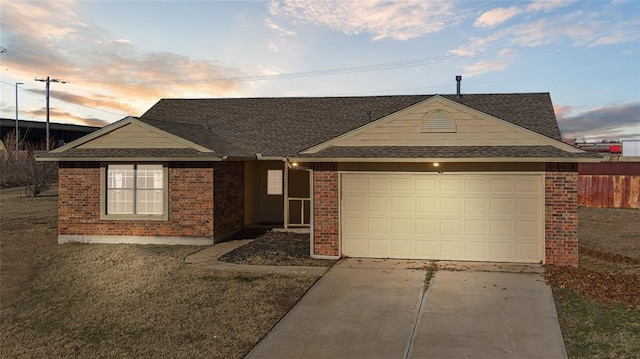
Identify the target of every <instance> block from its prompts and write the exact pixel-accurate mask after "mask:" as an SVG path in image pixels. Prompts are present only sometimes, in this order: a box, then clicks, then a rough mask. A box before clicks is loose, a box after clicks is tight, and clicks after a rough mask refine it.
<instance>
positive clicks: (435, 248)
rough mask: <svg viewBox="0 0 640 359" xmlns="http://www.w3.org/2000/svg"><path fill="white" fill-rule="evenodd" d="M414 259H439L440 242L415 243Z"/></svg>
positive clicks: (419, 241)
mask: <svg viewBox="0 0 640 359" xmlns="http://www.w3.org/2000/svg"><path fill="white" fill-rule="evenodd" d="M416 257H417V258H439V257H440V242H439V241H427V240H417V241H416Z"/></svg>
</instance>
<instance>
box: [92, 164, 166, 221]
mask: <svg viewBox="0 0 640 359" xmlns="http://www.w3.org/2000/svg"><path fill="white" fill-rule="evenodd" d="M103 168H104V167H103ZM104 172H105V171H103V178H105V177H106V178H105V179H106V183H105V184H106V191H105V192H106V193H105V194H106V200H104V199H103V200H102V201H101V202H102V208H103V210H102V217H103V219H137V218H139V219H167V211H168V206H167V181H166V177H167V176H166V169H165V168H164V167H163V165H161V164H109V165H107V166H106V174H105V173H104ZM103 183H104V182H103ZM103 188H105V186H103ZM101 198H102V197H101Z"/></svg>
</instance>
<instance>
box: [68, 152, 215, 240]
mask: <svg viewBox="0 0 640 359" xmlns="http://www.w3.org/2000/svg"><path fill="white" fill-rule="evenodd" d="M81 166H83V167H80V166H76V168H74V165H67V164H63V163H61V165H60V169H59V183H58V188H59V200H58V202H59V212H58V234H59V235H114V236H169V237H205V238H211V237H212V236H213V234H214V232H213V226H214V216H213V193H214V191H213V183H214V182H213V169H212V168H211V166H204V167H203V166H200V167H196V166H194V167H187V166H183V167H181V168H177V167H171V166H170V167H169V169H168V172H169V220H168V221H145V220H127V221H114V220H101V219H100V168H99V167H98V166H97V165H96V164H84V165H81Z"/></svg>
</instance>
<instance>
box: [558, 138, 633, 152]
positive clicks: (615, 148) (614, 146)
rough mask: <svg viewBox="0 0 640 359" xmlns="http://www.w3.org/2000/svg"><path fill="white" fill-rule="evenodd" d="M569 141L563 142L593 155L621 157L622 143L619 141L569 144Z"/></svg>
mask: <svg viewBox="0 0 640 359" xmlns="http://www.w3.org/2000/svg"><path fill="white" fill-rule="evenodd" d="M567 141H568V140H563V142H564V143H567V144H571V145H573V146H575V147H578V148H579V149H581V150H583V151H587V152H591V153H601V154H611V155H621V154H622V143H620V142H618V141H613V142H574V143H569V142H567Z"/></svg>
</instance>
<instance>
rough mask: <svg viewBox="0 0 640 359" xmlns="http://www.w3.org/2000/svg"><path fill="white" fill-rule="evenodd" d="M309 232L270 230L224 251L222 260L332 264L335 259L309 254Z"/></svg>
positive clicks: (253, 262) (248, 262) (315, 264)
mask: <svg viewBox="0 0 640 359" xmlns="http://www.w3.org/2000/svg"><path fill="white" fill-rule="evenodd" d="M309 248H310V243H309V234H308V233H291V232H276V231H270V232H267V233H265V234H263V235H261V236H258V237H257V238H256V239H255V240H254V241H253V242H251V243H249V244H247V245H244V246H242V247H239V248H236V249H234V250H233V251H231V252H229V253H226V254H225V255H223V256H222V257H220V260H221V261H223V262H229V263H236V264H250V265H272V266H332V265H333V264H334V263H335V261H332V260H322V259H313V258H311V257H310V256H309Z"/></svg>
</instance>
